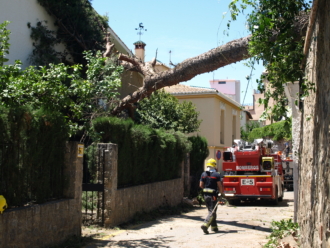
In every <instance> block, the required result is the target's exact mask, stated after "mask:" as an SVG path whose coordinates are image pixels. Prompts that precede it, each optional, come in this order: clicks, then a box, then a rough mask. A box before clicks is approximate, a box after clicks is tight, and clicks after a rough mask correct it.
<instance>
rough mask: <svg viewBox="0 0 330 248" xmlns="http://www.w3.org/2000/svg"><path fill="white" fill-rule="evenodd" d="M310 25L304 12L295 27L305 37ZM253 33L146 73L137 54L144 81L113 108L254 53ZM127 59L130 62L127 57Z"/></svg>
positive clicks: (118, 110)
mask: <svg viewBox="0 0 330 248" xmlns="http://www.w3.org/2000/svg"><path fill="white" fill-rule="evenodd" d="M307 25H308V15H307V14H303V15H301V16H299V17H298V18H297V22H296V23H295V27H294V32H295V33H296V37H297V39H301V38H302V37H303V36H304V35H305V34H306V29H307ZM276 36H277V34H276V32H274V35H273V37H272V39H274V40H275V39H276ZM250 37H251V36H247V37H244V38H240V39H237V40H233V41H230V42H228V43H226V44H224V45H222V46H219V47H216V48H214V49H212V50H210V51H208V52H206V53H203V54H201V55H198V56H196V57H193V58H189V59H186V60H184V61H183V62H182V63H180V64H178V65H177V66H176V67H174V68H172V69H171V70H169V71H164V72H160V73H154V72H150V73H146V70H145V68H146V65H147V63H140V62H137V60H135V59H134V58H133V59H132V60H134V66H135V68H136V67H138V68H139V69H138V70H139V71H140V72H141V73H142V74H143V75H144V76H145V78H144V85H143V86H142V87H141V88H139V89H138V90H136V91H135V92H133V93H132V94H130V95H128V96H126V97H125V98H123V99H122V100H121V101H120V103H119V105H118V106H117V107H116V108H115V109H114V110H113V111H112V114H113V115H116V114H118V113H120V112H121V111H122V110H123V109H125V108H127V107H128V105H129V104H132V103H135V102H138V101H139V100H141V99H143V98H144V97H147V96H149V95H150V94H151V93H152V92H154V91H156V90H159V89H161V88H164V87H166V86H172V85H176V84H178V83H181V82H185V81H188V80H190V79H192V78H193V77H195V76H197V75H199V74H202V73H206V72H211V71H214V70H216V69H218V68H221V67H224V66H226V65H229V64H232V63H236V62H239V61H241V60H244V59H247V58H249V57H251V55H250V54H249V52H248V44H249V39H250ZM122 59H123V57H122ZM124 60H125V61H126V62H130V61H129V60H128V59H127V58H126V59H124ZM136 63H140V65H137V64H136Z"/></svg>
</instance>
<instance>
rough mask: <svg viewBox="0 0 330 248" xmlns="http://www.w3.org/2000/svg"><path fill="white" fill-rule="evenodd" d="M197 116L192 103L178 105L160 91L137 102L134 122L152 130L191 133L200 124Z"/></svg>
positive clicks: (174, 100)
mask: <svg viewBox="0 0 330 248" xmlns="http://www.w3.org/2000/svg"><path fill="white" fill-rule="evenodd" d="M198 115H199V113H198V112H196V107H195V106H194V105H193V104H192V102H186V101H184V102H182V103H179V101H178V99H176V98H175V97H174V96H172V95H171V94H169V93H166V92H165V91H163V90H160V91H156V92H154V93H153V94H152V95H151V96H150V97H149V98H145V99H143V100H142V101H140V102H139V104H138V108H137V110H136V122H137V123H140V124H144V125H150V126H151V127H153V128H164V129H166V130H170V129H173V130H175V131H181V132H183V133H192V132H195V131H197V130H198V128H199V125H200V123H201V120H198Z"/></svg>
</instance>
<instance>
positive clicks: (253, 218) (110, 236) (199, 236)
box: [85, 192, 293, 248]
mask: <svg viewBox="0 0 330 248" xmlns="http://www.w3.org/2000/svg"><path fill="white" fill-rule="evenodd" d="M206 212H207V210H206V208H205V207H201V208H196V210H194V211H192V212H189V213H186V214H183V215H177V216H172V217H169V218H163V219H161V220H158V221H153V222H148V223H145V224H143V225H138V226H135V227H132V228H130V229H127V230H111V231H108V232H107V231H105V232H103V236H102V237H100V238H99V239H98V240H97V241H96V242H95V243H93V244H90V245H88V246H86V247H85V248H96V247H113V248H119V247H156V248H165V247H166V248H168V247H178V248H188V247H189V248H195V247H196V248H197V247H203V248H207V247H228V248H229V247H237V248H238V247H240V248H242V247H251V248H256V247H262V245H264V244H265V243H266V242H267V239H266V237H267V236H268V235H269V234H270V226H271V221H272V220H277V221H278V220H281V219H288V218H292V217H293V192H285V195H284V200H283V202H280V203H279V205H278V206H272V205H271V204H269V203H258V202H257V203H243V204H241V205H240V206H237V207H233V206H221V207H219V208H218V211H217V214H218V226H219V229H220V230H219V232H218V233H210V234H208V235H205V234H203V231H202V230H201V228H200V226H201V224H202V223H203V220H204V218H205V216H206Z"/></svg>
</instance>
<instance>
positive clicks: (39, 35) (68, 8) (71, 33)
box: [28, 0, 109, 65]
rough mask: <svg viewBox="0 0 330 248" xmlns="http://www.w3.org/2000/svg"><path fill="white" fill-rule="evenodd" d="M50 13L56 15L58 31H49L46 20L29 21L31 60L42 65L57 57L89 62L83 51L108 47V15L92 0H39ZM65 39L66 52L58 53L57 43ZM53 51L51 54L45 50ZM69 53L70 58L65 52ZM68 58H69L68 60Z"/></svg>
mask: <svg viewBox="0 0 330 248" xmlns="http://www.w3.org/2000/svg"><path fill="white" fill-rule="evenodd" d="M38 3H39V4H40V5H41V6H43V7H44V8H45V9H46V11H47V12H48V14H49V15H50V16H52V17H54V19H55V23H54V24H55V26H57V27H58V29H57V31H56V32H55V31H50V30H48V28H47V23H46V22H44V21H39V22H37V25H36V26H35V27H34V26H33V24H28V27H30V28H31V38H32V39H33V40H34V41H35V42H34V47H35V49H34V52H33V55H32V57H31V59H32V61H34V62H37V63H38V64H39V65H46V64H47V63H49V62H52V63H56V62H57V61H61V62H66V63H79V64H83V65H84V64H86V60H85V59H84V56H83V52H84V51H92V52H93V53H95V52H96V51H102V50H105V40H104V38H105V35H106V32H107V28H108V27H109V26H108V23H107V17H105V16H100V15H99V14H98V13H97V12H96V11H95V10H94V9H93V7H92V5H91V1H89V0H38ZM59 43H62V44H64V45H65V46H66V52H63V53H57V52H55V50H54V45H55V44H59ZM45 51H50V53H49V54H44V52H45ZM68 54H70V57H69V58H66V56H67V55H68ZM68 59H69V60H68Z"/></svg>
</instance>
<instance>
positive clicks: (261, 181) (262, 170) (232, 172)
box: [223, 139, 284, 205]
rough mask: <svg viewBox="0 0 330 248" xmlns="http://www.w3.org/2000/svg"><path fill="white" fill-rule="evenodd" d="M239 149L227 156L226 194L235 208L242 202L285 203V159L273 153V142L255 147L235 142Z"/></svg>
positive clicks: (225, 157) (233, 149)
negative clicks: (268, 201)
mask: <svg viewBox="0 0 330 248" xmlns="http://www.w3.org/2000/svg"><path fill="white" fill-rule="evenodd" d="M234 143H235V145H234V146H233V147H232V148H230V149H231V150H230V151H225V152H224V154H223V158H224V161H223V171H224V177H223V190H224V194H225V197H226V199H227V200H228V202H229V203H230V204H232V205H235V204H238V203H239V202H240V201H241V200H257V199H260V200H271V201H272V202H273V203H274V204H275V205H276V204H278V201H282V200H283V194H284V185H283V167H282V159H281V156H280V155H279V154H277V153H272V151H271V147H272V144H273V142H272V141H266V142H265V141H263V139H258V140H255V141H254V142H253V143H248V142H244V141H242V140H234Z"/></svg>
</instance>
